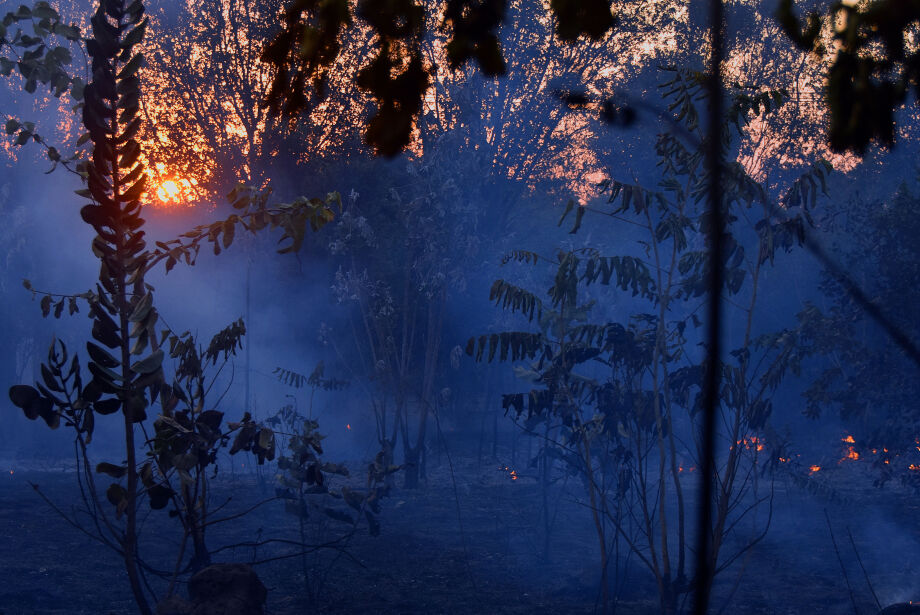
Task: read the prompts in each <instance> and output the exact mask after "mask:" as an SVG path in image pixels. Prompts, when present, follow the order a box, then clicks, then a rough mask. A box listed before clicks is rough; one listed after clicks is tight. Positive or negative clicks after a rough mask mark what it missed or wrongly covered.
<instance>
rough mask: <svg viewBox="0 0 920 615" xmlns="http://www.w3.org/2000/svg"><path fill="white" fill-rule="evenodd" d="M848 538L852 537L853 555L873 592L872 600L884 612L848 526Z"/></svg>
mask: <svg viewBox="0 0 920 615" xmlns="http://www.w3.org/2000/svg"><path fill="white" fill-rule="evenodd" d="M847 536H849V537H850V544H851V545H852V546H853V553H855V554H856V561H857V562H859V567H860V569H862V572H863V576H864V577H865V579H866V585H868V586H869V591H870V592H872V599H873V600H875V606H876V607H877V608H878V610H880V611H881V610H882V603H881V602H879V600H878V596H877V595H876V593H875V588H874V587H872V581H870V580H869V573H868V572H866V567H865V566H863V562H862V558H861V557H859V550H858V549H857V548H856V542H855V541H854V540H853V534H852V532H850V526H849V525H848V526H847Z"/></svg>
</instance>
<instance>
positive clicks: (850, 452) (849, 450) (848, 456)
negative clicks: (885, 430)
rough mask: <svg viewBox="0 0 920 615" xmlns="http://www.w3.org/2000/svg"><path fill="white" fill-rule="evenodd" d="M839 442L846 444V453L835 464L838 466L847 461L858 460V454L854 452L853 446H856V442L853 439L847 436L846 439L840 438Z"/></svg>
mask: <svg viewBox="0 0 920 615" xmlns="http://www.w3.org/2000/svg"><path fill="white" fill-rule="evenodd" d="M840 441H841V442H844V443H846V444H847V445H848V446H847V450H846V453H845V454H844V456H843V457H842V458H841V459H840V461H838V462H837V464H838V465H839V464H841V463H843V462H844V461H846V460H847V459H849V460H851V461H857V460H858V459H859V453H858V452H857V451H856V447H854V446H853V445H854V444H856V440H855V439H854V438H853V436H851V435H847V437H845V438H841V439H840ZM873 452H874V451H873Z"/></svg>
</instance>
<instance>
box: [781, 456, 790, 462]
mask: <svg viewBox="0 0 920 615" xmlns="http://www.w3.org/2000/svg"><path fill="white" fill-rule="evenodd" d="M787 461H789V458H788V457H780V458H779V462H780V463H786V462H787Z"/></svg>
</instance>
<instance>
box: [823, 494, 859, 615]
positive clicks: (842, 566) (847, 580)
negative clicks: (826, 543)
mask: <svg viewBox="0 0 920 615" xmlns="http://www.w3.org/2000/svg"><path fill="white" fill-rule="evenodd" d="M824 518H825V519H826V520H827V531H828V532H830V534H831V544H833V545H834V553H836V554H837V562H838V563H839V564H840V570H841V571H842V572H843V580H844V582H845V583H846V584H847V591H848V592H850V602H852V603H853V612H854V613H855V614H856V615H859V609H858V608H857V607H856V597H855V596H854V595H853V587H852V586H850V577H848V576H847V569H846V567H845V566H844V565H843V559H841V557H840V550H839V549H838V548H837V541H836V540H835V539H834V529H833V528H832V527H831V518H830V516H828V514H827V509H826V508H825V509H824Z"/></svg>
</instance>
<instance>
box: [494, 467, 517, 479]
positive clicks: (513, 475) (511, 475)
mask: <svg viewBox="0 0 920 615" xmlns="http://www.w3.org/2000/svg"><path fill="white" fill-rule="evenodd" d="M498 469H499V470H501V471H503V472H507V473H508V478H510V479H511V480H517V479H518V475H517V472H515V471H514V470H512V469H511V468H509V467H508V466H501V467H499V468H498Z"/></svg>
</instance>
